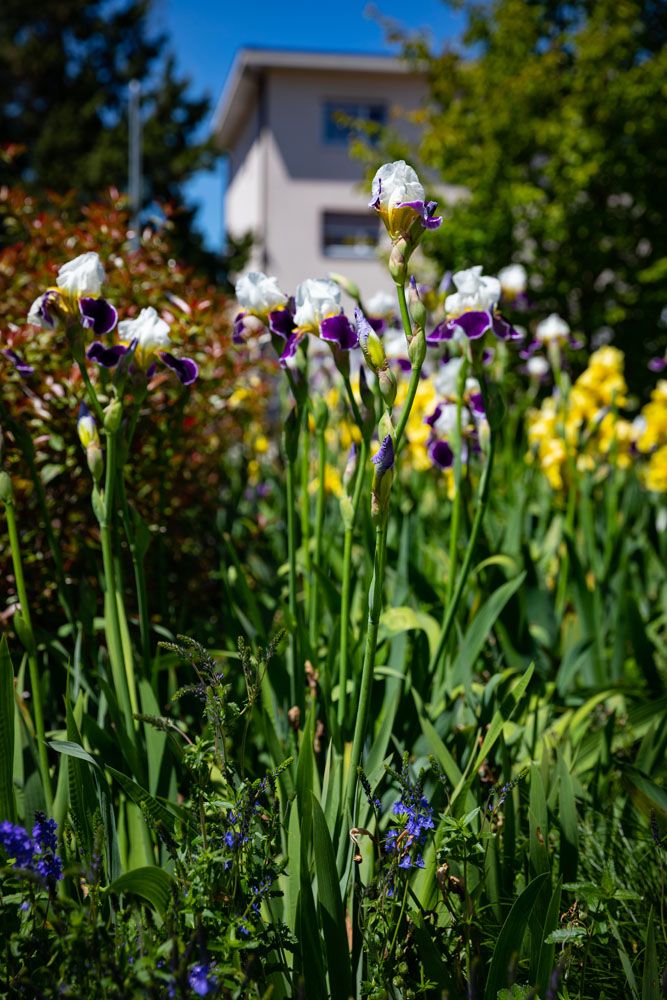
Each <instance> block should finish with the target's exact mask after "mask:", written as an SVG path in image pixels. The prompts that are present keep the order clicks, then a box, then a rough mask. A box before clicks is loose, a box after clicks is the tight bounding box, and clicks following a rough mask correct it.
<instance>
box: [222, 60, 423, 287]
mask: <svg viewBox="0 0 667 1000" xmlns="http://www.w3.org/2000/svg"><path fill="white" fill-rule="evenodd" d="M265 88H266V90H265V93H266V104H265V120H266V127H265V137H264V139H265V142H266V145H264V146H262V141H261V140H260V138H259V134H258V128H259V117H258V106H257V102H256V103H255V107H254V109H253V114H252V119H251V121H249V122H248V123H247V125H246V126H245V128H244V130H243V133H242V135H241V137H240V139H239V141H238V142H237V143H236V144H235V147H234V150H233V152H232V154H231V155H230V183H229V188H228V190H227V193H226V196H225V225H226V228H227V231H228V232H229V233H231V234H233V235H237V236H238V235H241V234H242V233H244V232H247V231H248V229H251V230H252V231H253V232H254V233H255V235H256V237H257V238H258V240H259V241H261V242H262V243H263V246H262V247H259V248H256V250H255V254H254V259H253V261H252V266H253V267H261V268H262V269H263V270H266V271H267V272H268V273H270V274H275V275H276V276H277V278H278V280H279V283H280V285H281V287H282V288H283V289H284V290H285V291H287V292H293V291H294V290H295V288H296V286H297V284H298V283H299V282H300V281H303V280H304V278H308V277H325V276H327V275H328V274H329V273H330V272H331V271H335V272H338V273H341V274H344V275H346V276H347V277H348V278H350V279H351V280H352V281H354V282H356V283H357V284H358V285H359V287H360V289H361V292H362V295H363V296H365V297H368V296H370V295H372V294H373V293H374V292H375V291H377V290H378V289H381V288H385V289H387V290H391V288H392V283H391V280H390V278H389V276H388V274H387V271H386V268H385V266H384V265H383V264H382V263H380V262H379V260H365V259H353V258H350V259H345V258H333V257H328V256H325V255H324V253H323V251H322V236H323V233H322V225H323V214H324V212H325V211H332V212H354V213H359V212H361V213H366V212H367V213H369V214H372V213H371V210H370V209H369V208H368V202H369V199H370V192H369V191H368V190H366V189H365V188H363V189H362V187H361V180H362V178H363V173H364V171H363V165H362V164H361V163H360V162H359V161H357V160H353V159H351V158H350V155H349V152H348V148H347V147H346V146H344V145H343V146H337V145H329V144H327V143H325V141H324V105H325V102H327V101H336V100H339V99H341V100H349V101H362V102H366V103H384V104H385V105H386V106H387V111H388V123H389V124H390V125H392V127H395V128H396V129H397V131H399V132H400V133H401V134H402V135H403V136H405V137H406V138H408V139H409V138H413V140H414V141H415V142H416V140H417V135H418V133H417V129H416V127H415V126H413V125H411V124H410V123H408V122H405V121H401V120H399V119H394V116H393V115H392V109H394V110H395V109H396V108H400V109H402V110H404V111H405V110H413V109H416V108H419V107H420V106H421V104H422V102H423V100H424V98H425V93H426V88H425V84H424V83H423V82H422V81H420V80H419V79H418V78H415V77H410V76H409V75H407V74H406V75H402V74H401V75H397V74H379V73H364V74H354V75H353V74H351V73H349V72H347V73H346V72H339V73H335V72H316V73H314V72H312V71H310V70H299V71H297V70H286V69H271V70H267V71H266V77H265ZM264 157H266V160H264ZM265 206H266V208H265ZM381 231H382V234H383V239H384V231H383V230H381ZM387 246H388V244H387Z"/></svg>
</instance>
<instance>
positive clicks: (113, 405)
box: [104, 399, 123, 434]
mask: <svg viewBox="0 0 667 1000" xmlns="http://www.w3.org/2000/svg"><path fill="white" fill-rule="evenodd" d="M122 419H123V404H122V403H121V401H120V400H119V399H112V400H111V402H110V403H109V405H108V406H107V408H106V409H105V411H104V429H105V430H106V431H108V432H109V433H110V434H115V433H116V431H117V430H118V428H119V427H120V422H121V420H122Z"/></svg>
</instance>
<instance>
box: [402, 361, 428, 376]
mask: <svg viewBox="0 0 667 1000" xmlns="http://www.w3.org/2000/svg"><path fill="white" fill-rule="evenodd" d="M396 364H397V365H398V367H399V368H400V369H401V371H402V372H411V371H412V365H411V364H410V362H409V361H407V360H406V358H396ZM423 375H424V372H422V376H423Z"/></svg>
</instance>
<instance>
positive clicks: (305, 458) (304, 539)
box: [300, 406, 313, 607]
mask: <svg viewBox="0 0 667 1000" xmlns="http://www.w3.org/2000/svg"><path fill="white" fill-rule="evenodd" d="M301 421H302V427H301V429H302V431H303V449H302V451H301V498H300V499H301V548H302V549H303V589H304V599H305V602H306V606H307V607H309V606H310V594H311V589H312V572H313V570H312V563H311V558H310V495H309V493H308V477H309V473H310V427H309V426H308V407H307V406H304V408H303V410H302V411H301Z"/></svg>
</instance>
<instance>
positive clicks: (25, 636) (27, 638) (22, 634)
mask: <svg viewBox="0 0 667 1000" xmlns="http://www.w3.org/2000/svg"><path fill="white" fill-rule="evenodd" d="M12 620H13V623H14V628H15V630H16V634H17V636H18V637H19V639H20V640H21V643H22V645H23V646H24V648H25V649H26V650H27V652H28V653H34V652H35V637H34V635H33V634H32V629H31V628H29V627H28V624H27V622H26V620H25V618H24V617H23V614H22V613H21V612H20V611H15V612H14V617H13V619H12Z"/></svg>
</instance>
